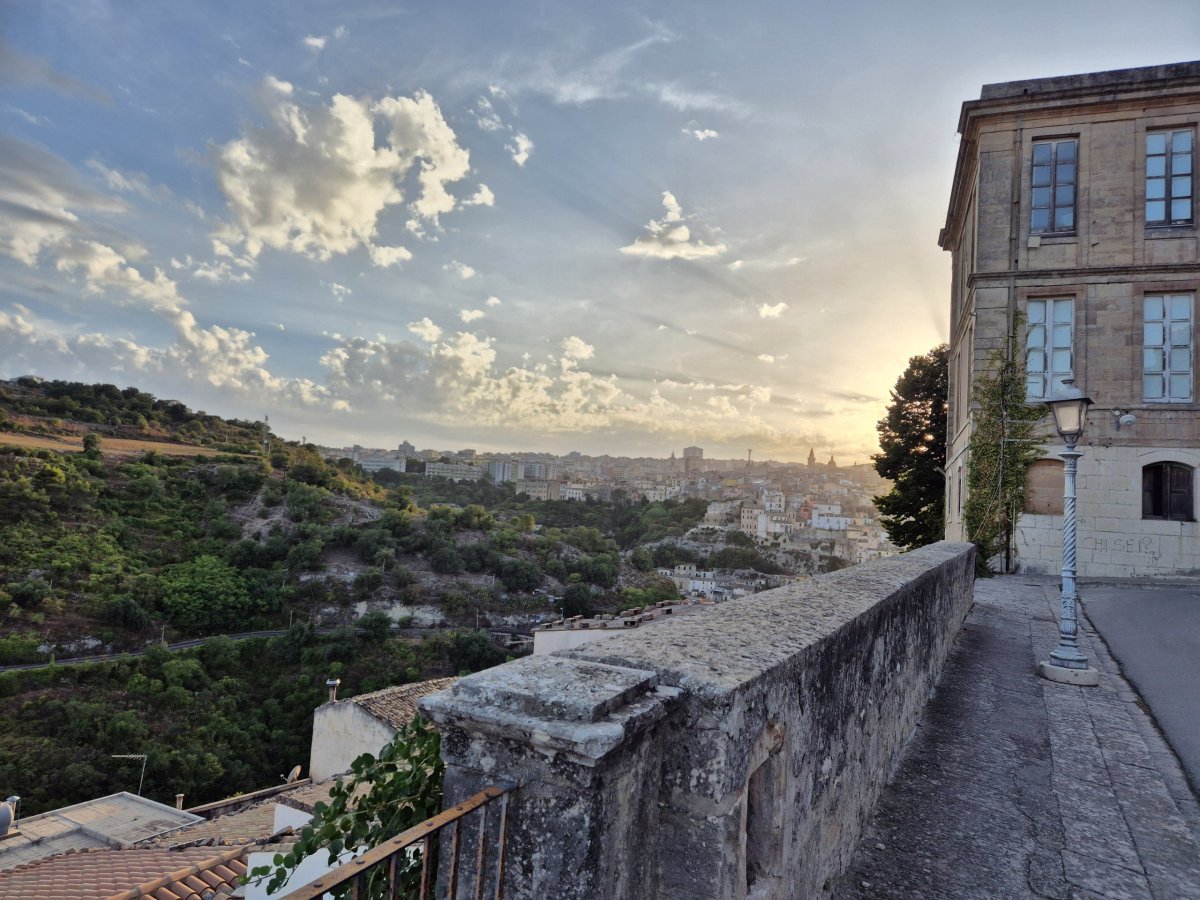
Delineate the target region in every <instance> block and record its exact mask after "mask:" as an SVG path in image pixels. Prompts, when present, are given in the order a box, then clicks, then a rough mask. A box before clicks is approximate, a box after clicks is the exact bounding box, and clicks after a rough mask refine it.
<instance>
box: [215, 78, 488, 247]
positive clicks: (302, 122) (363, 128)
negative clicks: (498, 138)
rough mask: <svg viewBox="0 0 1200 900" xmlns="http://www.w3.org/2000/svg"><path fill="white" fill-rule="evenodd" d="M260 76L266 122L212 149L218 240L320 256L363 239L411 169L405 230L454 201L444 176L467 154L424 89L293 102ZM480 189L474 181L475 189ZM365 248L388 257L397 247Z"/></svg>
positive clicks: (398, 196)
mask: <svg viewBox="0 0 1200 900" xmlns="http://www.w3.org/2000/svg"><path fill="white" fill-rule="evenodd" d="M264 84H265V90H264V103H265V105H266V108H267V120H266V122H265V123H263V124H261V125H258V126H255V127H250V128H247V129H246V131H245V133H244V134H243V136H242V137H240V138H238V139H237V140H234V141H230V142H228V143H226V144H224V145H223V146H221V147H220V148H219V150H218V153H217V176H218V181H219V183H220V186H221V189H222V191H223V192H224V194H225V198H226V202H227V204H228V207H229V212H230V214H231V216H232V220H231V221H230V222H228V223H227V224H225V225H224V226H222V227H221V228H219V229H218V230H217V231H216V232H215V233H214V235H213V236H214V237H215V238H217V239H218V240H220V241H222V242H223V243H225V244H226V245H229V246H231V247H232V246H240V247H241V248H243V252H244V253H245V254H246V255H247V256H248V257H250V258H252V259H253V258H256V257H257V256H258V255H259V254H260V253H261V252H262V250H263V248H264V247H270V248H273V249H276V250H288V251H291V252H293V253H299V254H303V255H305V256H308V257H310V258H312V259H317V260H322V261H324V260H328V259H330V258H331V257H332V256H334V255H337V254H343V253H348V252H350V251H351V250H353V249H355V248H356V247H359V246H366V247H368V248H369V247H370V246H372V245H373V244H374V239H375V236H376V226H377V223H378V221H379V218H380V216H381V215H382V214H383V212H384V211H385V210H386V209H387V208H388V207H391V206H396V205H399V204H401V203H404V202H405V200H406V197H405V195H404V190H403V188H402V185H403V184H404V182H405V179H406V176H408V175H409V173H410V172H412V171H413V170H414V169H415V171H416V176H415V179H414V180H415V182H416V190H415V191H414V195H413V196H412V197H411V198H407V199H408V203H407V205H408V209H409V212H410V215H411V216H412V220H413V221H414V222H415V223H416V226H417V227H416V228H414V229H412V230H413V231H414V233H418V234H419V233H421V230H422V229H423V227H424V226H425V225H429V226H433V227H437V226H438V221H439V217H440V216H441V215H443V214H445V213H449V212H451V211H452V210H454V209H455V208H457V207H458V206H460V205H461V204H460V203H459V201H457V200H456V199H455V198H454V197H453V196H452V195H451V194H450V192H449V190H448V185H450V184H453V183H455V182H458V181H461V180H462V179H464V178H465V177H466V176H467V174H468V173H469V171H470V157H469V155H468V153H467V151H466V150H464V149H463V148H462V147H460V146H459V145H458V142H457V138H456V137H455V134H454V132H453V130H451V128H450V126H449V125H448V124H447V123H446V120H445V118H443V116H442V113H441V110H440V109H439V108H438V106H437V103H435V102H434V100H433V98H432V97H431V96H430V95H429V94H426V93H424V92H421V91H419V92H417V93H416V94H414V95H413V96H412V97H384V98H383V99H381V100H379V101H378V102H374V103H372V102H370V101H369V100H365V99H356V98H353V97H347V96H345V95H343V94H338V95H336V96H334V98H333V100H332V101H331V102H330V104H329V105H328V106H323V105H318V106H315V107H303V106H301V105H300V104H299V103H297V102H295V101H293V100H292V99H291V95H292V92H293V89H292V86H291V85H290V84H288V83H287V82H283V81H279V80H277V79H274V78H272V77H270V76H268V77H267V79H266V81H265V83H264ZM488 194H490V191H489V192H487V193H486V194H485V193H484V192H483V190H482V188H481V189H480V191H479V192H477V193H476V195H475V197H476V198H477V200H478V201H479V202H482V198H483V197H486V196H488ZM372 258H373V261H375V262H376V264H377V265H379V264H387V265H391V264H394V263H395V262H397V261H399V260H400V259H403V258H406V257H403V256H401V255H398V254H397V253H396V252H393V253H388V252H386V251H384V252H383V253H376V254H375V255H374V256H373V257H372ZM382 260H387V262H386V263H381V261H382Z"/></svg>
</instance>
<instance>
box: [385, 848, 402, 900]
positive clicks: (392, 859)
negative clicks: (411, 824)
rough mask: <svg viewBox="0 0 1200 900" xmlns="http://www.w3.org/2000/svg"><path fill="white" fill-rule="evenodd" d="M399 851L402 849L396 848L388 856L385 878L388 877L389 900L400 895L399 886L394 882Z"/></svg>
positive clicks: (393, 899)
mask: <svg viewBox="0 0 1200 900" xmlns="http://www.w3.org/2000/svg"><path fill="white" fill-rule="evenodd" d="M401 852H402V851H400V850H397V851H396V852H395V853H393V854H392V855H391V856H389V857H388V871H387V879H388V897H389V898H390V900H395V898H396V897H398V896H399V895H400V886H399V885H398V884H396V863H397V861H398V860H399V859H400V854H401Z"/></svg>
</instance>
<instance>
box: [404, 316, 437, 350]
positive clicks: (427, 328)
mask: <svg viewBox="0 0 1200 900" xmlns="http://www.w3.org/2000/svg"><path fill="white" fill-rule="evenodd" d="M408 330H409V331H411V332H412V333H413V334H415V335H416V336H417V337H419V338H420V339H421V340H423V341H426V342H427V343H430V344H432V343H433V342H434V341H436V340H437V339H438V338H440V337H441V336H442V329H440V328H438V327H437V326H436V325H434V324H433V321H432V320H431V319H430V318H429V316H426V317H425V318H423V319H422V320H421V321H420V322H409V323H408Z"/></svg>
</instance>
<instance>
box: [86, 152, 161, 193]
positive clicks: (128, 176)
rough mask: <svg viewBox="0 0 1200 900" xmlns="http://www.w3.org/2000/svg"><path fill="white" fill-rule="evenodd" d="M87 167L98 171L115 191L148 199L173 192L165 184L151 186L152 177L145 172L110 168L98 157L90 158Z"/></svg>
mask: <svg viewBox="0 0 1200 900" xmlns="http://www.w3.org/2000/svg"><path fill="white" fill-rule="evenodd" d="M87 167H88V168H89V169H91V170H92V171H93V172H96V173H98V174H99V175H100V176H101V177H102V178H103V179H104V183H105V184H107V185H108V186H109V188H110V189H112V190H114V191H121V192H122V193H132V194H139V195H141V196H142V197H145V198H146V199H148V200H153V199H161V198H163V197H169V196H171V192H170V191H169V190H168V189H167V188H166V187H165V186H164V185H159V186H158V187H156V188H155V187H151V186H150V177H149V176H148V175H147V174H146V173H145V172H122V171H120V170H119V169H110V168H109V167H108V166H106V165H104V163H102V162H100V160H98V159H89V160H88V161H87Z"/></svg>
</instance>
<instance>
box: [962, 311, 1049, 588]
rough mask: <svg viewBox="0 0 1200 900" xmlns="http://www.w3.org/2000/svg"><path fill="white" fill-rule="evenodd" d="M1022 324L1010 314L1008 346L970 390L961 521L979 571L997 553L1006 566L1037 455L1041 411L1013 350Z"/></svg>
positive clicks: (998, 352)
mask: <svg viewBox="0 0 1200 900" xmlns="http://www.w3.org/2000/svg"><path fill="white" fill-rule="evenodd" d="M1022 326H1023V322H1022V320H1021V317H1020V316H1016V317H1014V319H1013V326H1012V330H1011V331H1010V332H1009V335H1008V341H1007V342H1006V345H1005V346H1003V347H999V348H997V349H996V350H995V351H994V352H993V353H992V356H991V359H989V360H988V370H987V373H986V374H984V375H983V376H981V377H980V378H979V379H978V380H977V381H976V382H975V387H974V390H973V391H972V393H971V399H972V400H974V401H975V406H976V408H975V411H974V412H973V414H972V418H973V422H972V430H971V439H970V441H969V442H968V445H967V499H966V502H965V503H964V504H963V522H964V524H965V525H966V529H967V539H968V540H969V541H971V542H972V543H973V544H975V546H976V547H978V548H979V553H978V554H977V555H976V557H975V560H976V563H977V565H978V566H979V567H980V569H981V571H986V570H990V565H989V563H990V560H992V559H993V558H994V557H996V556H997V555H999V554H1001V553H1003V554H1004V570H1005V571H1008V570H1009V568H1010V564H1011V558H1012V535H1013V528H1014V526H1015V525H1016V522H1017V519H1018V518H1019V517H1020V515H1021V511H1022V509H1024V506H1025V470H1026V469H1027V468H1028V467H1029V464H1030V463H1032V462H1033V461H1034V460H1035V459H1037V458H1038V456H1040V455H1041V450H1040V447H1039V441H1037V440H1035V439H1034V434H1035V432H1036V430H1037V425H1038V422H1039V421H1040V420H1041V418H1042V415H1043V414H1044V413H1045V410H1044V409H1042V408H1041V407H1040V406H1030V405H1029V404H1028V403H1026V402H1025V357H1024V354H1023V353H1021V352H1020V351H1019V350H1018V349H1016V348H1018V347H1019V346H1020V341H1019V340H1018V334H1019V333H1021V332H1022V331H1023V327H1022Z"/></svg>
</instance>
